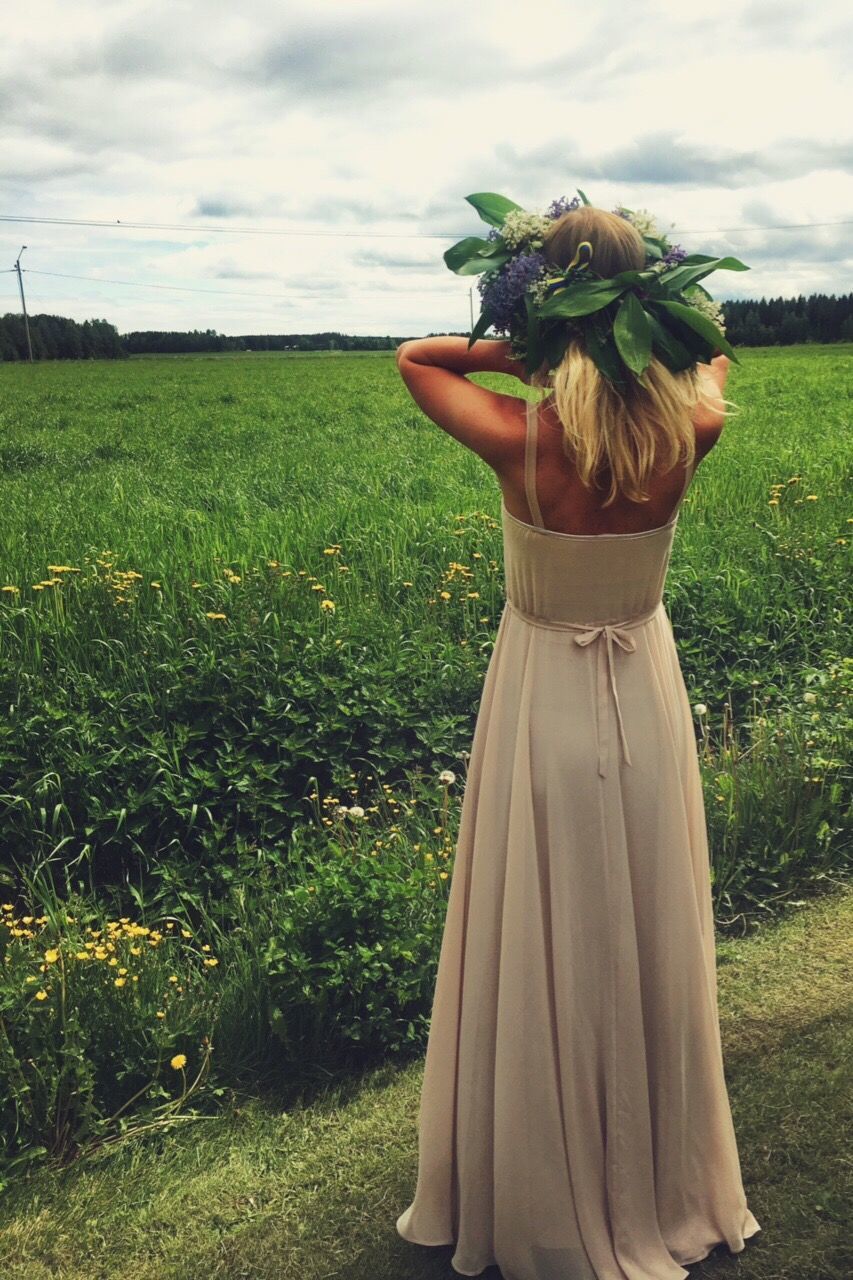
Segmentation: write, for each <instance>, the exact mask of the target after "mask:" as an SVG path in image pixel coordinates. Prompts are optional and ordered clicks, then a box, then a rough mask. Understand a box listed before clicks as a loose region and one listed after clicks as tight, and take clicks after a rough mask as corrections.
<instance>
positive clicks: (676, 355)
mask: <svg viewBox="0 0 853 1280" xmlns="http://www.w3.org/2000/svg"><path fill="white" fill-rule="evenodd" d="M646 317H647V319H648V322H649V327H650V329H651V331H652V344H653V346H654V347H655V348H656V352H655V354H656V355H657V356H658V357H659V358H660V359H662V360H663V363H664V364H665V365H666V367H667V368H668V369H669V370H670V372H671V373H682V372H683V371H684V370H685V369H688V368H689V367H690V365H692V364H693V363H694V359H693V355H692V353H691V352H690V351H688V349H687V347H685V346H684V344H683V343H682V342H679V340H678V338H676V337H675V336H674V335H673V334H671V333H670V332H669V330H668V329H667V328H666V326H665V325H663V324H661V322H660V320H659V319H658V317H657V316H656V315H655V314H654V313H653V312H652V311H647V312H646Z"/></svg>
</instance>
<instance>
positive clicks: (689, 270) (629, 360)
mask: <svg viewBox="0 0 853 1280" xmlns="http://www.w3.org/2000/svg"><path fill="white" fill-rule="evenodd" d="M578 195H579V196H580V197H581V199H582V200H583V203H584V204H585V205H588V204H589V203H590V202H589V200H587V198H586V196H585V195H584V193H583V192H582V191H581V190H580V188H578ZM465 199H466V200H467V201H468V203H469V204H471V205H473V207H474V208H475V209H476V210H477V212H478V213H479V215H480V217H481V218H482V219H483V221H484V222H487V223H489V225H490V227H491V228H492V229H491V230H490V231H489V233H488V236H487V237H486V239H481V238H480V237H478V236H467V237H466V238H465V239H464V240H460V241H458V243H457V244H455V245H453V246H452V247H451V248H450V249H448V250H447V252H446V253H445V254H444V261H445V263H446V264H447V266H448V267H449V268H450V270H451V271H455V272H456V274H457V275H481V277H482V278H481V279H480V280H479V281H478V282H477V287H478V289H479V291H480V294H481V298H482V310H481V313H480V318H479V320H478V321H477V323H476V324H475V325H474V328H473V329H472V331H471V337H470V341H469V343H468V347H469V349H470V348H471V347H472V346H473V344H474V343H475V342H476V341H477V339H478V338H481V337H482V336H483V334H484V333H485V332H486V330H487V329H489V328H494V330H495V332H496V333H503V334H506V335H508V336H509V339H510V348H511V351H512V354H513V356H514V358H515V359H517V360H523V361H524V363H525V368H526V370H527V373H528V374H532V373H535V372H536V370H538V369H540V368H541V366H542V364H543V362H547V365H548V369H549V371H550V370H553V369H555V368H556V367H557V365H558V364H559V363H560V361H561V360H562V358H563V355H564V354H565V350H566V347H567V346H568V344H569V342H570V340H571V339H572V337H574V336H577V335H578V334H580V335H581V336H582V337H583V339H584V343H585V347H586V350H587V352H588V353H589V355H590V356H591V358H592V359H593V360H594V361H595V363H596V365H597V366H598V368H599V370H600V371H601V373H602V374H603V376H604V377H605V378H607V379H609V381H610V382H611V383H612V384H613V385H614V386H615V387H616V388H617V389H620V390H621V389H623V388H624V387H625V385H626V379H627V378H628V377H629V375H630V376H633V377H635V378H636V379H637V381H638V382H640V383H641V384H642V383H643V373H644V372H645V370H646V368H647V367H648V365H649V362H650V360H651V357H652V352H653V351H654V354H655V356H657V358H658V359H659V360H660V361H661V362H662V363H663V364H665V365H666V367H667V368H668V369H670V370H671V371H672V372H673V373H680V372H681V371H683V370H684V369H688V368H690V367H691V366H693V365H695V364H696V363H697V362H698V361H700V360H702V361H709V360H710V359H711V358H712V357H713V355H714V353H715V352H716V351H718V350H719V351H722V352H723V353H724V354H726V355H728V356H730V357H731V358H732V359H733V360H735V361H736V362H737V363H740V362H739V361H738V357H737V355H736V354H735V352H734V350H733V348H732V346H731V344H730V343H729V342H728V341H727V340H726V338H725V337H724V336H723V334H724V330H725V326H724V322H723V313H722V308H721V307H720V306H719V304H718V303H716V302H715V301H714V300H713V298H712V297H711V295H710V294H709V293H708V292H707V291H706V290H705V289H703V288H702V286H701V285H700V284H699V283H698V281H699V280H701V279H702V278H703V277H704V276H707V275H710V273H711V272H712V271H718V270H726V271H748V270H749V267H747V266H745V265H744V264H743V263H742V262H739V261H738V259H737V258H711V257H708V256H707V255H706V254H702V253H694V254H690V255H688V254H686V253H685V252H684V250H683V249H682V248H681V247H680V246H679V245H672V244H670V242H669V241H668V240H667V238H666V236H664V235H662V234H661V233H660V232H659V230H658V228H657V227H656V225H655V222H654V219H653V218H652V216H651V215H650V214H649V213H648V212H647V211H646V210H639V211H638V212H634V211H633V210H631V209H626V208H625V207H624V206H623V205H618V206H617V207H616V208H615V209H614V210H613V212H614V213H616V214H619V216H620V217H623V218H625V219H626V220H627V221H628V222H630V223H631V224H632V226H634V227H636V229H637V231H639V233H640V235H641V236H642V238H643V242H644V244H645V246H646V263H645V267H644V268H643V269H642V270H640V271H621V272H620V273H619V274H618V275H615V276H612V277H611V278H610V279H607V280H605V279H602V278H601V277H600V276H599V275H597V273H596V272H595V271H594V270H593V269H592V266H591V265H590V264H591V263H592V260H593V257H594V246H593V244H592V243H591V241H589V240H583V241H581V243H580V244H579V245H578V247H577V252H576V253H575V256H574V257H573V259H572V261H571V262H570V263H569V265H568V267H567V268H566V269H565V271H560V272H555V270H554V267H553V265H552V264H551V263H549V262H548V261H547V260H546V258H545V255H544V253H543V252H542V246H543V243H544V236H545V233H546V232H547V230H548V228H549V227H550V226H551V224H552V223H553V222H554V221H555V220H556V219H557V218H560V217H562V215H563V214H564V213H568V212H569V211H570V210H572V209H576V208H578V207H579V205H580V200H578V198H577V197H574V198H573V199H572V200H571V201H567V200H566V198H565V197H563V198H561V199H560V200H554V201H553V202H552V203H551V204H550V205H549V207H548V209H547V210H546V211H545V213H542V214H539V213H529V212H527V211H526V210H525V209H522V208H521V206H520V205H517V204H516V203H515V202H514V201H513V200H509V199H507V197H506V196H500V195H496V194H495V193H494V192H490V191H485V192H480V193H478V194H476V195H470V196H466V197H465Z"/></svg>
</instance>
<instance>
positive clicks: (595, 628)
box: [506, 600, 661, 778]
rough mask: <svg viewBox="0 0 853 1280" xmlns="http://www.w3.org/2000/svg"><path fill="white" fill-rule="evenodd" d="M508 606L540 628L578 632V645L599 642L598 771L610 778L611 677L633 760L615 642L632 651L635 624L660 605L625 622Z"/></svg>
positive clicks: (621, 730)
mask: <svg viewBox="0 0 853 1280" xmlns="http://www.w3.org/2000/svg"><path fill="white" fill-rule="evenodd" d="M506 603H507V606H508V607H509V608H510V609H511V610H512V611H513V612H514V613H517V614H518V615H519V616H520V617H522V618H524V619H525V621H526V622H531V623H533V625H534V626H538V627H551V628H554V629H556V630H559V631H563V630H565V631H577V632H578V633H579V634H578V635H576V636H575V644H579V645H588V644H592V643H593V641H595V640H597V641H598V654H597V661H596V680H595V700H596V722H597V725H598V772H599V776H600V777H602V778H606V777H607V763H608V754H609V718H608V715H607V687H606V686H607V682H608V678H609V682H610V688H611V689H612V691H613V701H614V703H615V706H616V719H617V721H618V723H619V736H620V738H621V741H622V751H623V754H624V757H625V763H626V764H630V763H631V754H630V752H629V750H628V741H627V739H626V737H625V726H624V724H623V723H622V708H621V707H620V706H619V694H618V692H617V689H616V672H615V669H614V664H613V645H614V644H618V645H619V647H620V649H624V651H625V652H626V653H633V652H634V650H635V649H636V648H637V642H636V640H635V639H634V637H633V636H632V635H631V634H630V633H631V631H632V630H634V628H635V627H640V626H643V624H644V623H647V622H649V621H650V620H651V619H652V618H653V617H655V615H656V614H657V613H658V611H659V609H660V607H661V606H660V604H657V605H655V607H654V608H653V609H650V610H649V611H648V612H647V613H644V614H641V615H639V616H637V617H635V618H628V619H626V620H625V621H624V622H600V623H587V622H559V621H557V620H556V619H552V618H538V617H537V616H536V615H535V614H532V613H527V612H526V611H525V610H524V609H519V607H518V605H515V604H513V603H512V601H511V600H507V602H506Z"/></svg>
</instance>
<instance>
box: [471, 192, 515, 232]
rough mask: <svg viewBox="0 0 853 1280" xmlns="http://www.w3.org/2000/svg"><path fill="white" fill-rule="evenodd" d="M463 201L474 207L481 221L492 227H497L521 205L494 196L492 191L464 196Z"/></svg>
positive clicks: (502, 197)
mask: <svg viewBox="0 0 853 1280" xmlns="http://www.w3.org/2000/svg"><path fill="white" fill-rule="evenodd" d="M465 199H466V200H467V201H468V203H469V204H470V205H473V206H474V208H475V209H476V210H477V212H478V213H479V215H480V217H481V218H482V219H483V221H484V222H488V223H489V224H490V225H491V226H493V227H499V226H500V225H501V223H502V222H503V220H504V218H505V217H506V215H507V214H508V213H511V212H512V210H513V209H520V208H521V205H520V204H516V203H515V201H514V200H509V199H508V198H507V197H506V196H499V195H496V194H495V192H494V191H478V192H476V193H475V194H474V195H471V196H466V197H465Z"/></svg>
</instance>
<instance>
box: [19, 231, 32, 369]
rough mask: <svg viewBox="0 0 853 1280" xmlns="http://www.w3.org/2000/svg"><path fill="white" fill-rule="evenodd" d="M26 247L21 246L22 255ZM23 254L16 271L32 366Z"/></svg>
mask: <svg viewBox="0 0 853 1280" xmlns="http://www.w3.org/2000/svg"><path fill="white" fill-rule="evenodd" d="M26 247H27V246H26V245H25V244H24V245H21V253H23V252H24V250H25V249H26ZM21 253H19V254H18V260H17V262H16V263H15V270H16V271H17V273H18V288H19V289H20V290H21V307H22V309H23V312H24V328H25V329H26V331H27V350H28V351H29V353H30V363H31V364H32V359H33V344H32V342H31V341H30V322H29V319H28V317H27V301H26V298H25V297H24V281H23V277H22V276H21Z"/></svg>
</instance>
